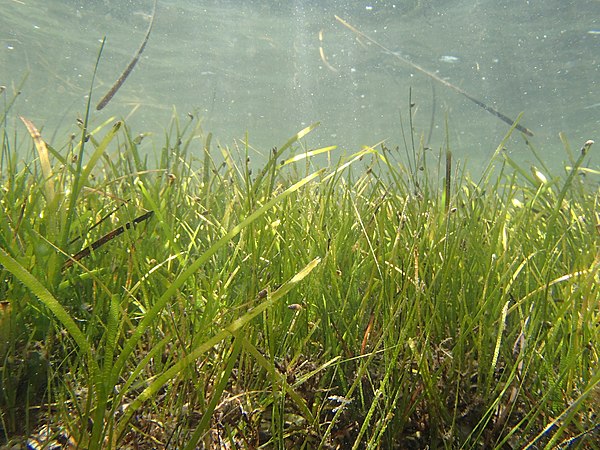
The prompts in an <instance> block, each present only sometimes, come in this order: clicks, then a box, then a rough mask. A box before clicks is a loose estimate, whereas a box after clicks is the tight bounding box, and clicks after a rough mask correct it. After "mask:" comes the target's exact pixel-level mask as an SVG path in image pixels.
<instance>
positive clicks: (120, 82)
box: [96, 0, 158, 111]
mask: <svg viewBox="0 0 600 450" xmlns="http://www.w3.org/2000/svg"><path fill="white" fill-rule="evenodd" d="M157 1H158V0H154V6H153V7H152V16H151V19H150V25H148V31H146V37H145V38H144V41H143V42H142V45H140V48H139V49H138V51H137V53H136V54H135V56H134V57H133V59H132V60H131V62H130V63H129V65H128V66H127V67H126V68H125V70H124V71H123V73H122V74H121V76H120V77H119V79H118V80H117V81H115V84H113V86H112V87H111V88H110V90H109V91H108V92H107V93H106V95H105V96H104V97H102V100H100V101H99V102H98V105H96V110H97V111H100V110H101V109H102V108H104V107H105V106H106V105H108V102H110V100H111V99H112V98H113V97H114V95H115V94H116V93H117V91H118V90H119V89H120V88H121V86H122V85H123V83H125V80H126V79H127V77H128V76H129V74H130V73H131V71H132V70H133V68H134V67H135V65H136V64H137V62H138V60H139V59H140V56H142V52H143V51H144V48H146V44H147V43H148V38H149V37H150V32H151V31H152V25H154V15H155V14H156V3H157Z"/></svg>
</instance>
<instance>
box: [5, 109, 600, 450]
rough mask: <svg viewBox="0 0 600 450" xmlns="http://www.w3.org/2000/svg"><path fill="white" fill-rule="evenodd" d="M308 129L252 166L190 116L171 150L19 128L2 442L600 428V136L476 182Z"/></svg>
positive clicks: (277, 444)
mask: <svg viewBox="0 0 600 450" xmlns="http://www.w3.org/2000/svg"><path fill="white" fill-rule="evenodd" d="M30 125H31V126H32V127H33V129H34V130H35V125H34V124H31V123H30ZM28 128H29V132H30V134H32V135H34V134H35V133H33V132H32V129H31V127H29V126H28ZM312 128H314V126H311V127H308V128H307V129H305V130H303V131H301V132H300V133H298V134H297V135H296V136H293V137H292V138H291V139H290V141H289V142H287V143H285V144H284V145H283V146H281V147H280V148H278V149H274V150H273V152H271V154H270V155H269V156H268V157H267V163H266V164H265V165H264V167H262V168H261V169H260V170H256V169H255V170H254V172H253V171H252V169H251V168H250V165H249V164H248V163H247V158H248V153H249V150H248V148H247V147H246V148H243V146H242V148H239V149H238V151H240V152H241V153H244V152H245V153H246V154H245V155H244V154H242V156H243V158H242V162H240V159H239V158H234V157H232V154H231V153H230V152H229V151H228V150H227V149H226V148H223V147H219V148H218V149H216V148H215V147H214V146H213V145H211V139H210V135H209V136H208V137H203V136H202V133H201V132H200V129H199V126H198V124H197V122H196V120H195V119H194V118H193V117H191V118H187V119H185V121H183V122H180V121H178V120H174V122H173V124H172V126H171V127H170V129H169V130H168V131H167V133H166V138H165V142H164V144H163V145H162V147H161V148H162V150H161V152H160V156H159V160H158V162H157V163H156V164H155V165H152V164H149V163H148V162H147V161H146V158H145V157H143V156H142V155H141V154H140V152H139V150H138V146H139V144H140V138H139V137H138V138H135V137H134V136H133V135H132V134H131V131H130V130H129V129H128V128H127V127H126V126H125V125H124V124H122V123H120V122H119V123H117V124H114V125H113V124H105V125H104V126H101V127H98V128H97V129H95V130H93V131H92V132H90V133H89V135H85V138H84V139H86V140H87V141H88V142H87V144H86V145H87V147H86V148H87V150H86V152H85V154H84V158H83V159H84V161H81V160H80V159H78V157H77V156H76V155H78V154H79V152H80V149H81V145H82V142H75V141H71V143H70V144H68V145H66V146H65V147H64V148H62V149H60V150H58V149H54V148H52V147H50V146H48V145H47V144H45V143H44V142H43V139H42V137H39V139H37V140H35V142H34V144H32V145H34V147H32V148H34V149H35V154H36V155H37V156H36V157H28V158H26V159H24V160H23V159H19V157H18V156H17V149H19V151H20V152H23V148H22V147H23V146H24V145H29V144H28V139H27V138H26V137H24V136H22V135H19V140H18V141H16V139H15V140H13V139H12V138H11V137H10V136H9V135H8V133H7V131H6V127H4V128H3V129H2V151H1V160H0V169H1V186H0V188H1V191H0V264H1V266H0V280H2V282H1V283H0V300H1V306H2V308H1V310H0V406H1V413H0V442H3V443H4V445H6V446H8V447H10V446H11V445H19V443H25V442H26V441H27V439H29V442H30V443H31V445H33V442H34V441H37V442H38V443H39V444H40V445H50V443H51V442H54V443H56V442H59V443H61V445H62V446H63V447H65V448H89V449H93V448H173V449H175V448H177V449H181V448H189V449H191V448H259V447H262V448H307V449H308V448H311V449H312V448H323V449H333V448H415V449H416V448H425V447H426V446H429V448H502V449H506V448H555V447H561V446H562V447H563V448H566V447H569V448H572V446H574V447H576V448H598V446H597V444H595V442H596V441H597V439H598V436H599V429H598V428H599V427H598V423H599V419H598V414H599V410H598V405H599V404H600V388H599V387H598V384H599V381H600V372H599V371H598V351H599V348H600V346H599V344H600V326H599V313H600V310H599V306H600V305H599V301H598V298H600V295H599V293H598V286H599V282H600V279H599V272H598V269H599V266H600V253H599V250H598V248H599V246H598V240H599V238H600V232H599V229H598V223H599V217H600V211H599V209H598V208H599V203H600V198H599V194H598V177H599V174H598V172H597V171H595V170H592V169H589V160H590V158H592V155H591V153H592V148H591V143H586V145H585V146H584V147H583V149H582V150H581V151H580V152H579V153H577V154H576V153H574V152H572V151H571V150H570V149H569V147H568V146H567V145H566V149H567V157H568V158H569V159H570V162H569V167H568V168H567V169H566V170H565V172H564V173H562V174H550V173H548V171H547V170H546V169H545V168H544V167H543V163H542V162H541V161H540V167H541V168H540V169H538V168H535V167H532V168H531V170H526V169H523V168H522V167H520V166H518V165H517V164H515V163H514V162H513V161H512V160H511V159H510V157H509V156H508V153H507V152H505V151H503V150H498V152H497V153H496V154H495V155H494V157H493V159H492V161H491V162H490V165H489V167H488V168H487V169H486V170H485V171H484V172H483V174H482V175H481V177H480V179H479V180H474V179H472V178H470V177H469V176H467V175H463V174H462V173H459V171H457V170H456V169H454V168H452V167H451V158H449V157H445V156H444V157H442V156H440V157H439V160H438V158H434V157H432V156H431V154H429V156H427V154H426V152H424V151H422V150H419V149H416V153H415V161H416V160H417V157H418V160H419V162H420V163H419V165H421V166H423V169H424V170H422V171H420V170H419V168H418V167H417V165H416V164H414V165H413V164H409V165H408V167H414V171H412V170H409V169H408V168H407V167H406V166H405V165H403V164H402V163H399V162H398V161H399V160H400V159H401V157H400V155H398V152H397V151H392V150H389V149H387V148H386V147H384V146H378V147H377V148H370V147H366V148H364V149H362V150H360V151H357V152H356V153H354V154H349V155H348V154H343V153H341V152H340V151H339V150H337V149H335V148H334V147H331V148H324V149H307V148H305V146H304V145H303V144H302V142H303V141H302V138H303V137H304V135H305V134H307V133H309V132H310V131H311V130H312ZM565 143H566V141H565ZM504 145H505V142H503V143H501V144H500V146H499V149H501V148H503V146H504ZM532 151H533V152H534V154H535V149H534V148H532ZM417 153H418V155H417ZM26 154H32V153H31V152H29V153H27V152H26ZM319 154H328V155H329V158H330V160H332V161H336V162H335V163H334V164H332V165H331V166H330V167H327V168H325V169H316V168H314V167H313V165H312V163H311V161H312V158H313V157H314V156H316V155H319ZM427 158H429V161H428V160H427ZM244 160H245V161H246V162H244ZM444 164H448V167H447V168H445V167H443V166H444ZM69 208H72V209H71V210H70V209H69ZM150 212H151V213H152V214H150ZM140 217H144V220H139V219H140ZM115 230H121V231H120V232H119V233H115ZM107 236H109V237H110V238H107ZM99 242H100V244H98V243H99ZM85 249H87V251H85ZM82 251H83V252H84V253H85V254H83V256H81V255H82V253H81V252H82ZM75 255H80V256H77V257H75Z"/></svg>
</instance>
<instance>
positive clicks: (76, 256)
mask: <svg viewBox="0 0 600 450" xmlns="http://www.w3.org/2000/svg"><path fill="white" fill-rule="evenodd" d="M153 214H154V211H148V212H147V213H145V214H142V215H141V216H139V217H136V218H135V219H133V220H132V221H131V222H127V223H126V224H125V225H123V226H120V227H119V228H115V229H114V230H112V231H111V232H110V233H107V234H105V235H104V236H102V237H101V238H100V239H98V240H97V241H94V242H92V243H91V244H90V245H89V246H87V247H86V248H84V249H83V250H81V251H80V252H77V253H75V254H74V255H73V256H71V257H70V259H68V260H67V261H65V263H64V264H63V267H62V270H66V269H68V268H69V267H71V266H72V265H73V264H75V262H76V261H79V260H81V259H83V258H85V257H86V256H89V255H90V253H92V251H94V250H96V249H98V248H99V247H102V246H103V245H104V244H106V243H107V242H110V241H112V240H113V239H114V238H116V237H117V236H119V235H121V234H123V233H124V232H125V230H129V229H130V228H131V227H133V226H135V225H137V224H138V223H140V222H143V221H145V220H148V219H150V217H152V215H153Z"/></svg>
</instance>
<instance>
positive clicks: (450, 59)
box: [440, 55, 459, 64]
mask: <svg viewBox="0 0 600 450" xmlns="http://www.w3.org/2000/svg"><path fill="white" fill-rule="evenodd" d="M440 61H441V62H445V63H448V64H456V63H457V62H458V61H459V59H458V58H457V57H456V56H451V55H442V56H440Z"/></svg>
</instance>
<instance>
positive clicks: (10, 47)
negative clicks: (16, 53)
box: [6, 45, 15, 50]
mask: <svg viewBox="0 0 600 450" xmlns="http://www.w3.org/2000/svg"><path fill="white" fill-rule="evenodd" d="M6 48H7V49H8V50H14V49H15V48H14V47H13V46H12V45H7V46H6Z"/></svg>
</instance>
